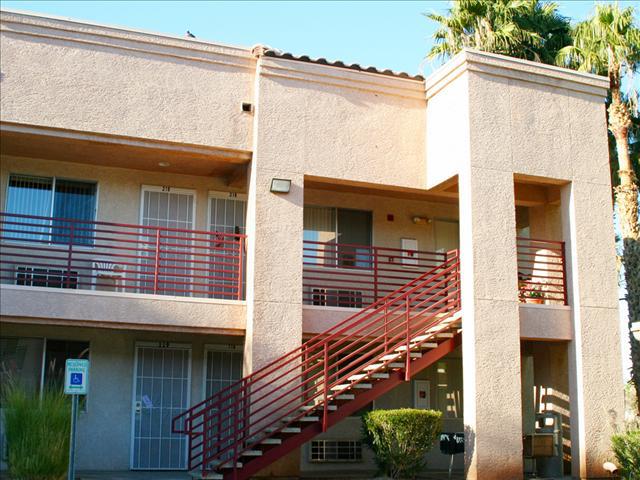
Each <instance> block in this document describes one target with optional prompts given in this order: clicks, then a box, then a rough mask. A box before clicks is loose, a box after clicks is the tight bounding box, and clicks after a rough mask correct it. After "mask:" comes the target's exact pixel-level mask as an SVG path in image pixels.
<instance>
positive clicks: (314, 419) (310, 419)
mask: <svg viewBox="0 0 640 480" xmlns="http://www.w3.org/2000/svg"><path fill="white" fill-rule="evenodd" d="M318 420H320V417H300V418H295V417H286V418H285V419H284V421H285V422H293V421H296V422H317V421H318Z"/></svg>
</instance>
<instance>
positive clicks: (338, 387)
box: [331, 383, 372, 390]
mask: <svg viewBox="0 0 640 480" xmlns="http://www.w3.org/2000/svg"><path fill="white" fill-rule="evenodd" d="M371 387H372V385H371V384H370V383H353V384H352V383H345V384H343V385H336V386H335V387H331V390H346V389H348V388H359V389H362V390H366V389H369V388H371Z"/></svg>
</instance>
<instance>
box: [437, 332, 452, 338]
mask: <svg viewBox="0 0 640 480" xmlns="http://www.w3.org/2000/svg"><path fill="white" fill-rule="evenodd" d="M436 337H438V338H453V337H455V333H451V332H442V333H438V334H437V335H436Z"/></svg>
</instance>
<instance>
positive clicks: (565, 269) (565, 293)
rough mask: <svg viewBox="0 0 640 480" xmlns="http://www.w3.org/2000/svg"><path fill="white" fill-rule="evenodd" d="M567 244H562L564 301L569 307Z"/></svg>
mask: <svg viewBox="0 0 640 480" xmlns="http://www.w3.org/2000/svg"><path fill="white" fill-rule="evenodd" d="M565 246H566V242H562V300H563V302H564V304H565V305H569V295H568V292H567V254H566V248H565Z"/></svg>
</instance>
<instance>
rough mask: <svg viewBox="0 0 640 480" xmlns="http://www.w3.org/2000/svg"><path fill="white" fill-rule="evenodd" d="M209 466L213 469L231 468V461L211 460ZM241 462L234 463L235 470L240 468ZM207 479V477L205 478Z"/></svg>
mask: <svg viewBox="0 0 640 480" xmlns="http://www.w3.org/2000/svg"><path fill="white" fill-rule="evenodd" d="M209 465H210V466H211V467H213V468H216V469H217V468H233V462H232V461H231V460H225V461H222V460H213V461H211V462H209ZM242 465H243V463H242V462H236V468H242ZM207 478H208V477H207Z"/></svg>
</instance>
